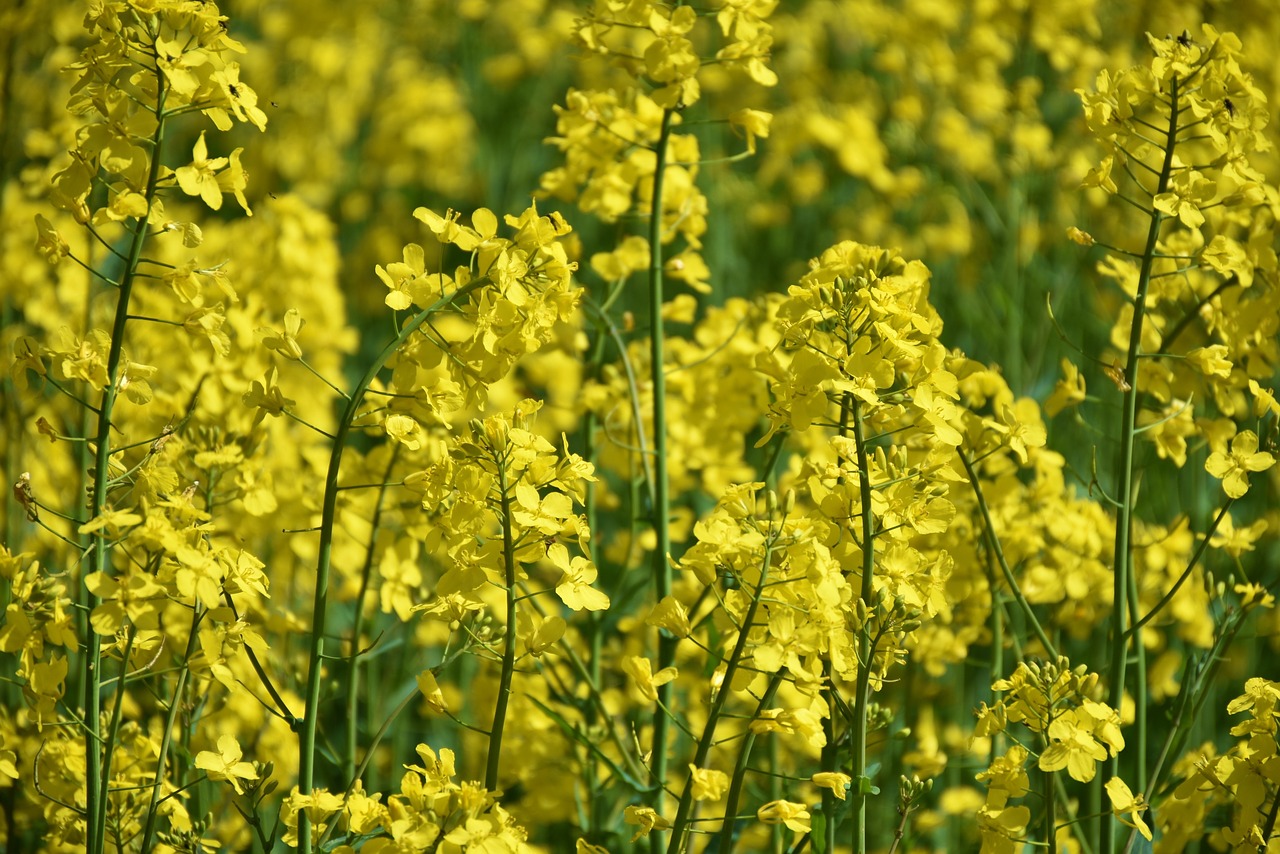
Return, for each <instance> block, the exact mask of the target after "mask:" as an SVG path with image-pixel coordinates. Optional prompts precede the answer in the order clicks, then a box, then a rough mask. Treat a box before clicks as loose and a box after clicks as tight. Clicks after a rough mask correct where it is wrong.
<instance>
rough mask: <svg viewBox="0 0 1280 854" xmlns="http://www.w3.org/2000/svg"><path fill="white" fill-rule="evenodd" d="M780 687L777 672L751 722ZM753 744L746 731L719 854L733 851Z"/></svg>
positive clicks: (767, 705) (761, 698)
mask: <svg viewBox="0 0 1280 854" xmlns="http://www.w3.org/2000/svg"><path fill="white" fill-rule="evenodd" d="M781 685H782V671H781V670H779V671H778V672H777V673H775V674H773V675H772V676H771V677H769V685H768V687H766V688H765V689H764V694H763V696H761V697H760V702H759V703H757V704H756V711H755V714H754V715H752V716H751V719H752V720H755V719H757V718H759V717H760V715H761V714H763V713H764V711H765V709H767V708H769V704H770V703H772V702H773V697H774V695H775V694H777V693H778V688H779V686H781ZM755 743H756V734H755V733H754V732H751V731H750V730H748V731H747V734H746V735H745V736H744V737H743V739H742V749H741V750H739V751H738V760H737V762H736V763H735V764H734V766H733V778H732V780H731V781H730V783H729V794H728V797H727V798H726V799H725V805H724V824H722V825H721V826H720V843H719V845H718V847H717V849H716V850H717V851H718V852H719V854H732V851H733V830H734V826H735V825H736V824H737V820H736V819H737V815H738V802H739V801H740V800H741V799H742V789H743V786H744V785H745V784H746V779H747V762H748V761H750V759H751V749H752V748H753V747H754V746H755ZM770 767H775V766H772V765H771V766H770Z"/></svg>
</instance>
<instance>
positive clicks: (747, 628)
mask: <svg viewBox="0 0 1280 854" xmlns="http://www.w3.org/2000/svg"><path fill="white" fill-rule="evenodd" d="M773 545H774V540H773V538H772V537H770V538H769V539H767V540H766V541H765V547H764V559H763V560H762V561H761V562H760V582H759V584H757V585H756V590H755V595H753V596H752V597H751V604H750V605H748V606H747V613H746V616H745V617H744V618H743V620H742V625H741V626H740V627H739V629H738V639H737V641H735V642H734V645H733V652H732V653H731V654H730V655H729V659H728V660H727V661H726V662H725V668H724V679H722V680H721V682H720V690H719V691H717V692H716V696H715V699H714V700H712V701H711V709H710V711H709V712H708V714H707V722H706V724H705V725H704V726H703V728H702V737H701V738H699V739H698V747H697V749H696V750H695V751H694V755H693V766H694V767H695V768H702V767H703V766H704V765H705V763H706V761H707V754H708V753H710V752H711V742H712V741H714V740H715V735H716V725H717V724H718V723H719V722H720V714H721V712H722V711H723V710H724V704H725V701H726V700H728V698H729V695H730V694H731V693H733V679H734V677H735V676H736V675H737V673H738V666H739V665H740V664H741V663H742V655H743V653H744V652H745V651H746V648H747V637H748V635H750V634H751V627H752V626H753V625H754V624H755V620H756V611H757V610H759V608H760V600H761V598H763V596H764V589H765V585H766V583H767V582H768V578H769V564H770V563H771V562H772V560H773ZM692 805H693V774H692V773H690V774H689V777H688V779H686V780H685V784H684V791H682V792H681V793H680V806H679V808H678V809H677V810H676V819H675V821H674V822H673V823H672V826H671V843H670V845H668V846H667V854H678V852H681V851H683V850H684V841H685V834H686V833H687V832H688V830H689V828H688V824H689V808H690V807H691V806H692Z"/></svg>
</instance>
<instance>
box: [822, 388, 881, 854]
mask: <svg viewBox="0 0 1280 854" xmlns="http://www.w3.org/2000/svg"><path fill="white" fill-rule="evenodd" d="M847 398H848V402H849V404H850V410H851V412H852V413H853V441H854V447H855V449H856V452H857V456H858V492H859V500H860V501H861V503H862V590H861V592H860V593H859V594H858V595H859V599H860V601H861V602H862V603H863V604H864V605H865V606H866V607H867V609H868V613H870V608H871V605H872V602H873V600H874V598H875V585H874V580H875V566H876V561H875V535H876V532H875V517H874V516H873V515H872V513H871V480H870V476H869V472H870V471H871V466H870V465H869V463H868V460H867V435H866V427H865V424H864V423H863V415H862V402H861V401H860V400H859V399H858V398H856V397H853V396H852V395H848V396H847ZM871 655H872V644H871V627H870V626H869V625H866V624H864V625H862V626H861V627H860V628H859V630H858V678H857V682H856V683H855V688H854V697H853V738H852V741H853V744H852V750H853V787H852V789H853V791H852V792H851V793H850V795H849V797H850V798H851V799H852V801H853V803H852V804H850V806H851V808H852V810H853V838H852V840H851V844H852V846H853V854H863V852H865V851H866V850H867V794H868V792H867V789H868V787H869V781H868V780H867V779H866V776H867V713H868V711H869V708H870V705H871ZM833 711H834V710H833ZM827 821H828V822H830V821H831V817H830V816H828V818H827ZM827 850H828V852H831V851H834V848H828V849H827Z"/></svg>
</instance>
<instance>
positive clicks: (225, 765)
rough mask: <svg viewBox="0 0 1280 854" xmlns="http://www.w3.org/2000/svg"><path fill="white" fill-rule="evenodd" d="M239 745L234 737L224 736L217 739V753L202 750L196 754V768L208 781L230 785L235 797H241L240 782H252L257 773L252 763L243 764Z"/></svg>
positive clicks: (256, 777)
mask: <svg viewBox="0 0 1280 854" xmlns="http://www.w3.org/2000/svg"><path fill="white" fill-rule="evenodd" d="M241 756H242V754H241V752H240V745H239V743H238V742H236V739H235V736H232V735H224V736H222V737H221V738H219V739H218V752H217V753H214V752H213V751H211V750H202V751H200V752H199V753H197V754H196V767H197V768H199V769H200V770H201V771H204V772H205V773H207V774H208V775H209V779H210V780H224V781H226V782H228V783H230V784H231V788H233V789H235V790H236V794H237V795H243V794H244V789H243V788H241V785H240V783H241V781H247V782H253V781H254V780H256V779H258V771H257V769H256V768H254V767H253V763H252V762H243V761H241V759H240V757H241Z"/></svg>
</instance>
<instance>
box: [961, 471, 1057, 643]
mask: <svg viewBox="0 0 1280 854" xmlns="http://www.w3.org/2000/svg"><path fill="white" fill-rule="evenodd" d="M960 462H961V463H963V464H964V470H965V472H966V473H967V474H968V475H969V485H970V486H972V487H973V495H974V498H975V499H976V500H977V502H978V509H979V511H981V513H982V523H983V528H984V529H985V533H986V535H987V546H988V547H989V548H990V549H991V553H992V554H994V555H995V556H996V563H998V564H999V565H1000V572H1001V573H1002V574H1003V575H1004V581H1005V583H1006V584H1008V585H1009V592H1010V593H1012V594H1013V598H1014V600H1015V601H1016V602H1017V603H1018V608H1019V610H1021V611H1022V614H1023V616H1025V617H1026V618H1027V621H1028V622H1029V623H1031V628H1032V630H1033V631H1034V632H1035V633H1036V638H1037V639H1038V640H1039V641H1040V645H1041V646H1043V647H1044V651H1045V653H1046V654H1047V655H1048V656H1049V658H1050V659H1051V660H1054V661H1056V660H1057V658H1058V649H1057V647H1055V646H1054V645H1053V643H1052V642H1051V641H1050V640H1049V636H1048V635H1047V634H1045V631H1044V628H1043V627H1042V626H1041V625H1040V621H1039V620H1038V619H1036V612H1035V611H1034V610H1032V608H1031V603H1030V602H1028V601H1027V597H1026V596H1024V595H1023V594H1022V588H1021V587H1019V586H1018V579H1016V578H1014V576H1013V570H1012V569H1010V568H1009V562H1008V561H1007V560H1006V559H1005V556H1004V549H1003V548H1001V546H1000V538H999V537H998V536H996V529H995V524H994V523H993V522H992V520H991V510H990V508H988V506H987V499H986V496H984V495H983V494H982V484H981V482H979V480H978V472H977V470H975V469H974V467H973V463H972V462H970V460H969V457H968V455H967V454H965V453H964V452H963V451H961V452H960Z"/></svg>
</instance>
